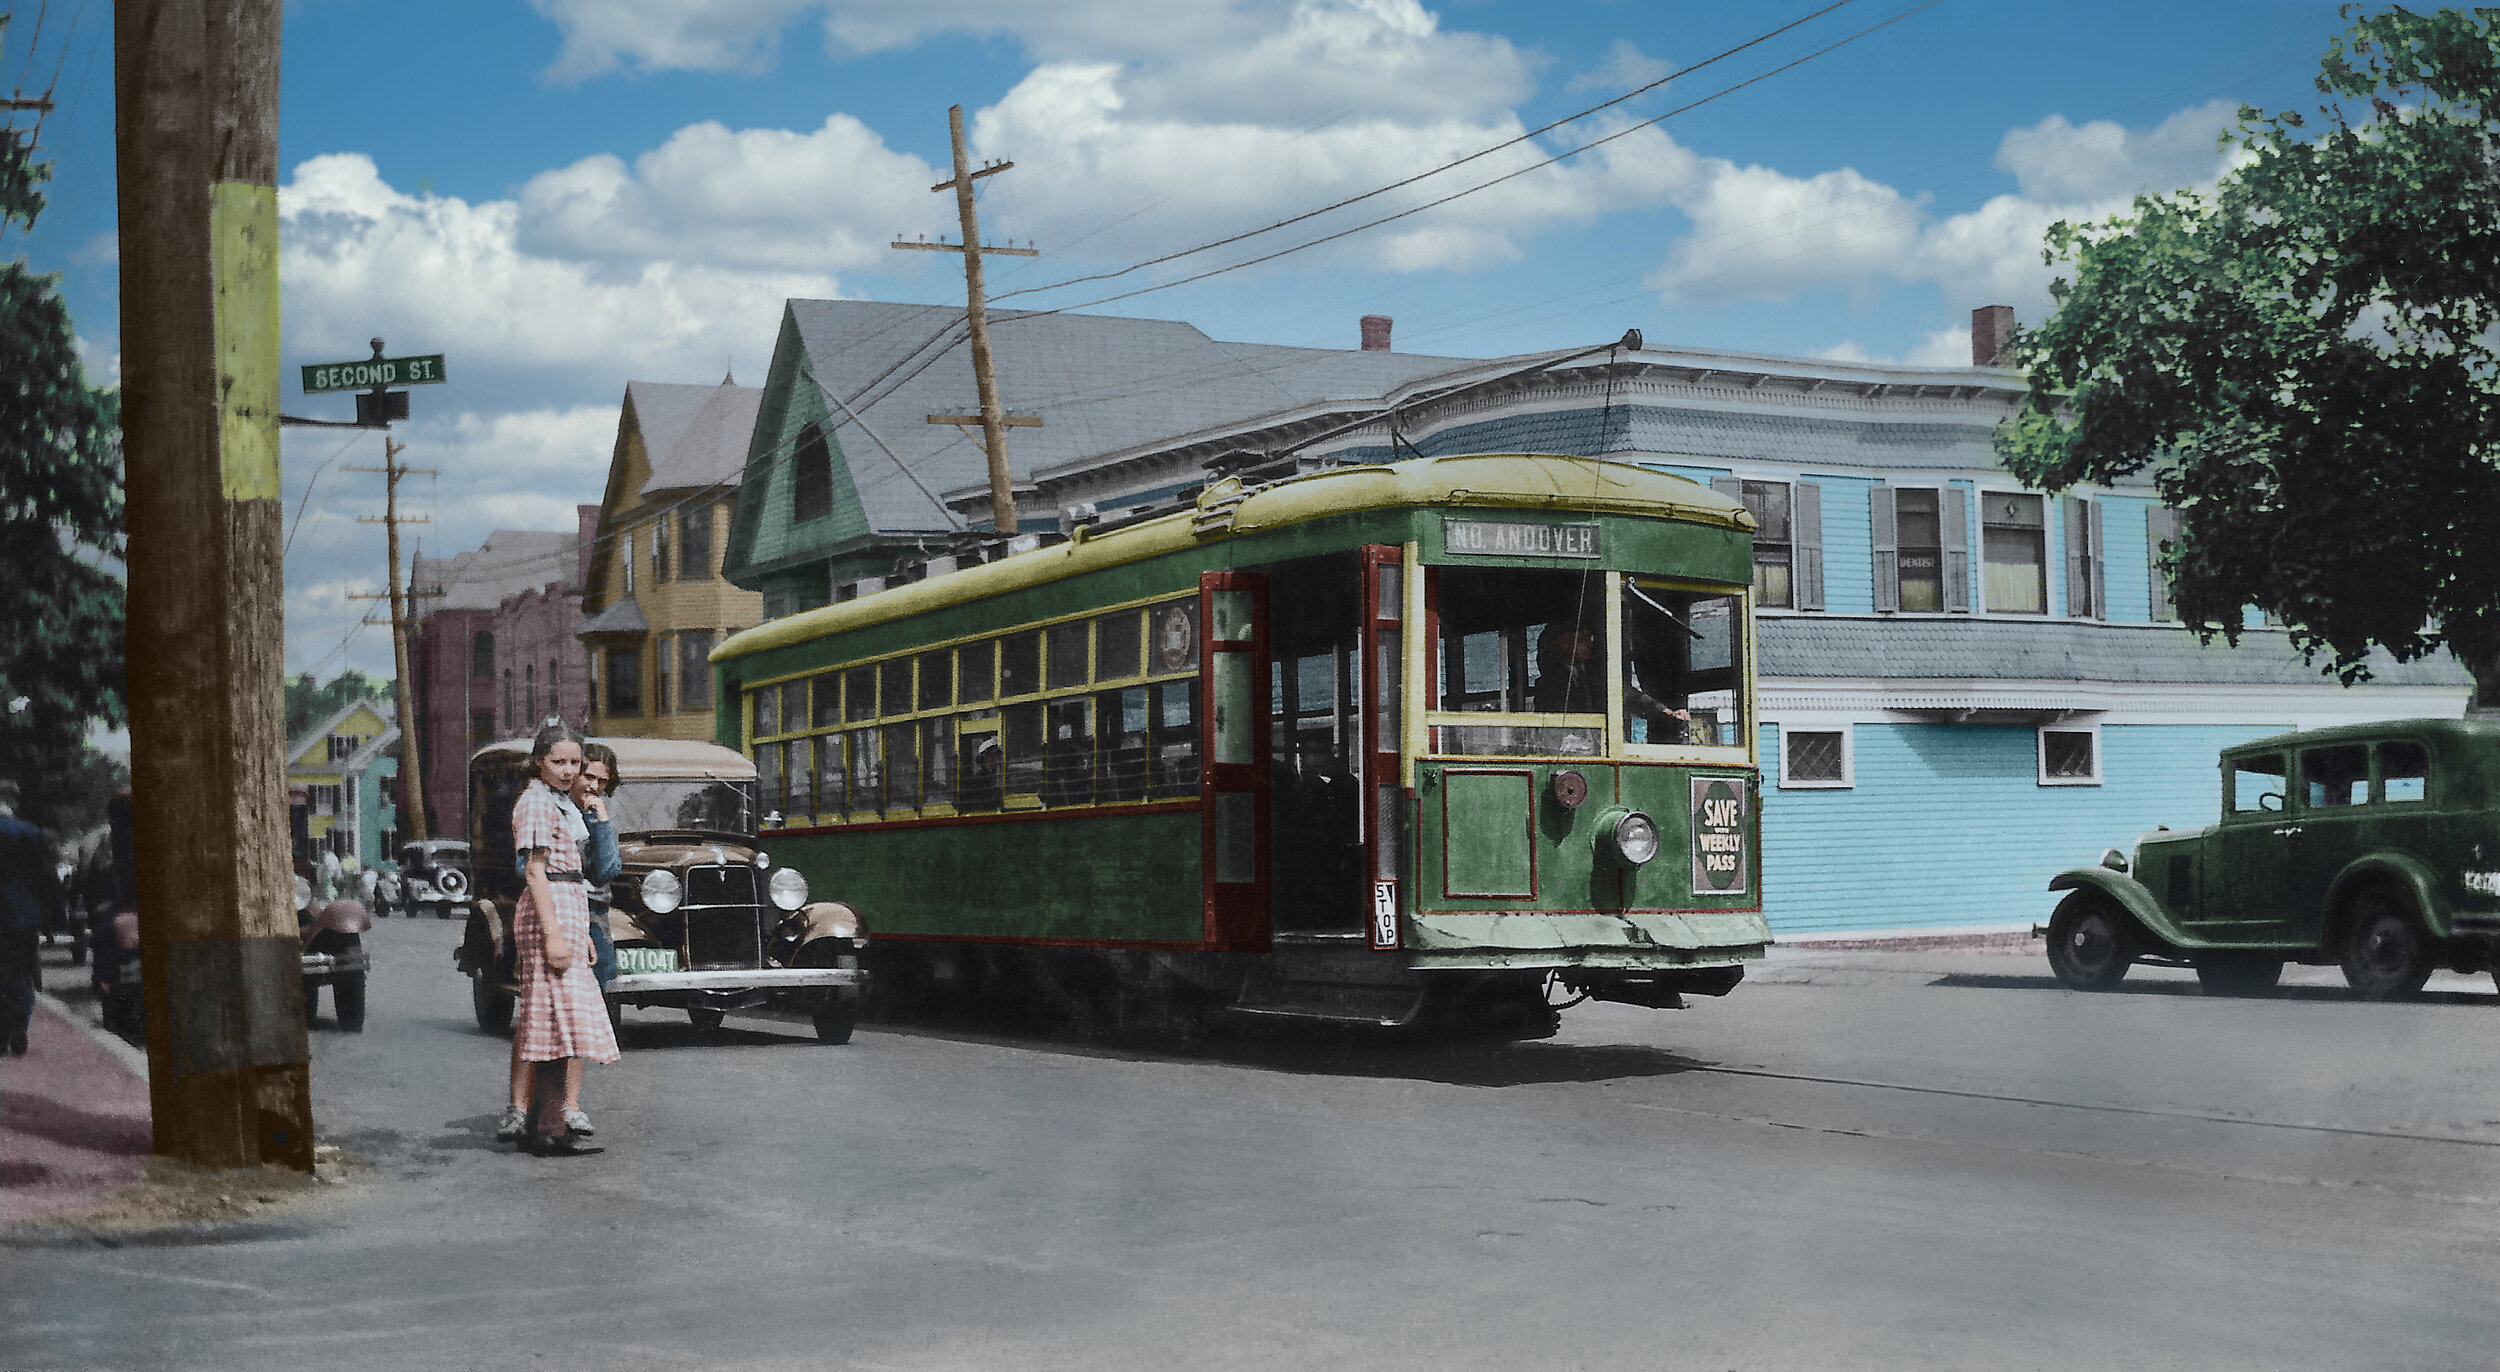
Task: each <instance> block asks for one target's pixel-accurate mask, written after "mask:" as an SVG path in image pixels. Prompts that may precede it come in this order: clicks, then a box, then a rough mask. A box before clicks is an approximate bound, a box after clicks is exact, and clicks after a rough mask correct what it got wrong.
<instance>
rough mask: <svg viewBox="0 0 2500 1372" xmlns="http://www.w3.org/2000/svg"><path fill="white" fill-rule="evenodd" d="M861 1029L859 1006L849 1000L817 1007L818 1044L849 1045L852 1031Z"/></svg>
mask: <svg viewBox="0 0 2500 1372" xmlns="http://www.w3.org/2000/svg"><path fill="white" fill-rule="evenodd" d="M857 1027H859V1006H858V1004H857V1003H856V1002H853V1001H847V1000H829V1001H826V1002H825V1003H824V1004H822V1005H819V1006H817V1007H816V1041H817V1042H818V1043H849V1042H850V1041H851V1031H852V1030H853V1029H855V1028H857Z"/></svg>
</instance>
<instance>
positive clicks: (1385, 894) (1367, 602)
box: [1361, 543, 1414, 952]
mask: <svg viewBox="0 0 2500 1372" xmlns="http://www.w3.org/2000/svg"><path fill="white" fill-rule="evenodd" d="M1405 566H1406V550H1405V549H1404V548H1401V547H1399V546H1397V545H1396V544H1393V543H1373V544H1366V545H1365V546H1364V548H1363V671H1362V676H1361V679H1362V682H1363V691H1364V693H1365V694H1366V695H1367V696H1369V697H1370V698H1369V699H1367V700H1365V701H1363V702H1362V707H1363V713H1362V718H1363V785H1364V789H1365V790H1366V791H1367V792H1369V794H1367V795H1365V796H1364V798H1363V801H1364V803H1363V875H1364V878H1365V882H1366V884H1367V888H1368V889H1369V890H1370V892H1371V899H1370V900H1369V901H1368V902H1366V906H1367V915H1366V918H1365V919H1364V921H1363V942H1364V946H1366V947H1368V948H1371V949H1374V950H1376V951H1382V952H1386V951H1390V950H1393V949H1395V948H1397V947H1399V946H1400V944H1401V942H1402V940H1401V938H1400V930H1401V928H1402V927H1403V925H1402V921H1401V919H1400V911H1401V907H1402V905H1403V902H1402V901H1401V900H1400V899H1399V892H1400V890H1401V889H1403V888H1404V887H1405V886H1406V885H1407V884H1408V883H1407V882H1406V881H1405V880H1404V879H1403V878H1404V876H1405V869H1406V868H1407V867H1408V864H1406V863H1403V862H1396V861H1395V860H1394V859H1395V857H1396V854H1395V852H1394V850H1392V849H1390V848H1389V847H1388V843H1389V838H1390V835H1389V834H1388V833H1386V832H1385V826H1384V823H1383V821H1384V820H1386V819H1387V818H1388V817H1390V816H1392V815H1396V814H1399V813H1402V812H1403V811H1404V810H1405V809H1406V805H1405V793H1404V790H1403V788H1402V787H1401V785H1400V782H1399V767H1398V755H1399V751H1400V748H1401V746H1402V744H1403V742H1404V740H1402V739H1401V738H1399V737H1397V736H1396V735H1395V734H1389V736H1387V737H1384V736H1383V735H1384V734H1386V733H1388V731H1386V730H1384V729H1383V728H1382V727H1381V726H1382V722H1383V721H1382V719H1381V710H1380V686H1381V680H1382V673H1381V671H1380V662H1381V656H1380V647H1381V634H1382V632H1383V631H1384V630H1385V631H1387V632H1389V633H1399V632H1402V631H1411V629H1412V628H1413V627H1414V626H1410V625H1408V624H1406V623H1405V617H1406V606H1405V604H1404V603H1403V602H1404V600H1405V596H1404V594H1403V592H1404V589H1405V585H1406V581H1405V577H1404V569H1405ZM1383 567H1396V568H1399V569H1400V573H1401V574H1400V576H1399V580H1398V586H1399V591H1400V595H1399V597H1398V600H1399V603H1396V604H1384V603H1382V602H1383V597H1382V595H1381V593H1380V582H1381V576H1380V569H1381V568H1383ZM1399 646H1400V649H1401V651H1400V653H1399V658H1398V683H1399V691H1400V692H1401V702H1402V701H1403V693H1404V691H1405V683H1406V661H1405V658H1406V655H1405V653H1404V651H1403V649H1404V646H1405V641H1404V640H1403V639H1401V640H1400V641H1399ZM1400 718H1401V720H1403V718H1404V715H1403V712H1402V711H1401V714H1400Z"/></svg>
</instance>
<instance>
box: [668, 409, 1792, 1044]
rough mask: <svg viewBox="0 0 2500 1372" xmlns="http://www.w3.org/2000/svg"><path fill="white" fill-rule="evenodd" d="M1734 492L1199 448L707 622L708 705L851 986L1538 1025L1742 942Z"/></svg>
mask: <svg viewBox="0 0 2500 1372" xmlns="http://www.w3.org/2000/svg"><path fill="white" fill-rule="evenodd" d="M1752 528H1753V520H1752V518H1751V517H1750V516H1749V515H1748V514H1747V513H1746V511H1745V510H1744V508H1743V506H1742V505H1741V504H1739V503H1738V502H1736V501H1734V500H1731V499H1729V498H1727V497H1725V496H1723V495H1720V494H1718V493H1717V492H1714V491H1712V490H1710V489H1709V488H1707V487H1704V486H1701V485H1698V484H1696V483H1693V482H1690V481H1686V480H1684V479H1682V478H1679V477H1675V476H1669V475H1666V474H1663V473H1659V472H1653V471H1649V470H1647V469H1645V468H1640V467H1635V466H1631V465H1628V464H1624V463H1617V462H1607V461H1601V460H1595V459H1589V458H1578V457H1562V456H1548V455H1532V454H1530V455H1522V454H1494V455H1471V456H1459V457H1442V458H1419V459H1415V460H1412V461H1407V462H1400V463H1395V464H1387V465H1378V466H1352V467H1340V468H1332V469H1328V470H1323V471H1318V472H1313V473H1309V474H1305V475H1301V476H1296V477H1292V478H1290V479H1287V480H1283V481H1279V482H1276V483H1274V484H1272V485H1266V486H1259V487H1245V486H1243V485H1242V484H1241V483H1240V482H1239V481H1238V480H1232V479H1228V480H1225V481H1221V482H1218V483H1216V484H1214V485H1211V486H1209V487H1207V488H1206V489H1205V490H1203V491H1201V492H1199V493H1198V494H1197V496H1196V498H1195V500H1194V502H1192V503H1188V504H1184V505H1181V506H1179V507H1177V508H1175V509H1173V510H1171V511H1170V512H1169V513H1156V512H1147V513H1144V514H1141V515H1137V516H1132V517H1131V518H1130V519H1128V520H1125V521H1120V522H1117V523H1113V524H1106V525H1096V526H1093V527H1080V528H1078V529H1076V530H1075V531H1073V533H1072V534H1071V535H1070V536H1069V537H1068V538H1067V539H1066V540H1065V541H1064V542H1057V543H1054V544H1051V545H1050V546H1046V547H1027V548H1026V549H1025V550H1024V551H1019V552H1015V553H1013V554H1012V555H1005V556H1000V557H998V558H997V559H996V560H994V561H989V562H985V563H979V564H977V565H970V566H955V565H951V564H950V563H948V562H946V561H935V562H932V563H931V564H929V565H928V566H927V567H926V568H925V570H923V574H922V575H921V578H920V579H918V580H912V581H908V582H906V583H904V584H901V585H898V586H894V587H892V588H890V589H886V590H883V591H880V592H877V593H875V594H871V595H865V596H862V597H859V598H857V599H854V600H849V601H845V602H842V603H838V604H834V605H829V606H826V607H823V608H821V609H816V610H810V611H806V612H804V613H801V614H797V615H794V616H791V617H788V618H785V619H780V620H776V621H774V622H772V623H769V624H765V625H763V626H761V627H758V628H755V629H750V630H748V631H746V632H744V633H741V634H738V635H735V636H734V637H731V638H730V639H728V640H727V641H726V642H724V643H722V644H721V645H720V647H719V648H718V649H716V650H715V651H714V653H713V654H712V661H713V664H714V670H715V672H716V673H717V674H718V685H719V687H720V690H719V691H718V693H717V694H716V696H715V699H716V700H717V701H718V702H719V706H718V710H719V714H718V728H719V738H720V741H721V742H722V743H723V744H725V745H727V746H730V747H733V748H736V749H739V750H741V751H743V752H745V753H747V754H748V755H749V756H751V757H753V758H754V759H755V765H756V774H757V779H758V785H759V789H760V792H761V798H762V803H763V807H764V809H765V811H766V815H765V825H764V833H763V841H765V842H766V843H769V844H770V845H771V848H772V851H773V853H774V855H775V858H776V859H777V860H778V861H780V862H784V863H789V864H792V865H795V866H797V867H798V868H799V869H800V870H801V871H802V872H804V873H805V875H806V877H807V879H808V882H809V885H810V887H811V889H814V890H817V891H821V892H824V893H827V894H828V895H830V896H832V897H835V898H838V899H840V900H842V901H844V902H845V903H847V904H849V905H850V906H852V907H853V908H855V909H857V910H858V911H859V912H860V914H861V915H862V917H863V919H864V921H865V923H866V925H867V926H868V927H869V928H870V929H873V930H874V931H875V946H874V947H873V948H872V949H871V950H870V964H869V965H870V967H871V968H872V970H873V971H874V973H875V981H874V983H873V984H874V986H875V987H876V988H877V992H876V993H877V994H878V995H879V996H881V997H894V998H900V999H903V1000H906V1001H909V1000H914V999H917V998H920V997H924V996H943V995H946V994H949V993H953V994H963V995H975V996H994V995H1001V994H1019V993H1022V994H1031V995H1034V996H1037V997H1038V998H1040V999H1041V1000H1042V1001H1043V1002H1045V1003H1049V1004H1055V1005H1060V1006H1062V1007H1065V1008H1069V1009H1075V1010H1079V1011H1082V1012H1086V1013H1097V1014H1102V1015H1107V1016H1111V1017H1114V1018H1116V1019H1119V1020H1124V1021H1125V1020H1131V1019H1136V1018H1140V1017H1143V1018H1145V1019H1147V1020H1149V1021H1152V1020H1157V1019H1160V1018H1162V1017H1167V1016H1171V1017H1179V1018H1182V1019H1185V1020H1194V1019H1197V1018H1201V1017H1203V1016H1205V1015H1207V1014H1209V1013H1212V1012H1216V1011H1224V1012H1230V1013H1238V1014H1275V1015H1293V1016H1309V1017H1318V1018H1327V1019H1339V1020H1360V1021H1366V1022H1373V1023H1382V1024H1408V1023H1427V1024H1435V1025H1441V1026H1447V1027H1452V1028H1465V1029H1471V1030H1477V1031H1482V1032H1491V1033H1497V1034H1505V1035H1510V1036H1518V1037H1534V1036H1542V1035H1545V1034H1550V1033H1552V1032H1553V1031H1554V1028H1555V1026H1556V1024H1557V1023H1558V1013H1557V1012H1558V1008H1559V1007H1560V1005H1563V1004H1568V1003H1572V1002H1573V1001H1575V1000H1576V999H1578V998H1595V999H1599V1000H1612V1001H1622V1002H1629V1003H1633V1004H1639V1005H1647V1006H1656V1007H1661V1008H1671V1007H1676V1006H1680V1005H1681V1004H1682V1003H1683V999H1682V998H1683V997H1684V996H1685V995H1687V994H1692V993H1700V994H1705V995H1720V994H1724V993H1725V992H1727V991H1728V990H1729V989H1730V988H1732V987H1733V986H1734V985H1735V984H1736V983H1737V981H1738V980H1739V979H1740V977H1741V976H1742V974H1743V969H1744V964H1745V963H1746V962H1748V961H1751V960H1755V959H1758V958H1760V957H1761V955H1762V952H1763V949H1764V948H1765V946H1766V945H1768V943H1769V942H1770V931H1769V928H1768V926H1767V925H1766V924H1765V923H1764V921H1763V917H1762V903H1761V872H1760V851H1761V846H1760V843H1759V835H1760V824H1759V806H1758V800H1759V785H1758V779H1759V771H1758V758H1757V747H1756V729H1755V727H1754V724H1755V721H1754V644H1753V635H1752V632H1751V628H1752V615H1751V602H1750V586H1751V582H1752V578H1753V557H1752V538H1751V530H1752ZM1032 541H1033V540H1031V539H1030V538H1029V537H1028V539H1026V540H1023V542H1025V543H1028V544H1029V543H1030V542H1032ZM1009 546H1011V547H1012V546H1015V545H1009Z"/></svg>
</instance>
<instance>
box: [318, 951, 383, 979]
mask: <svg viewBox="0 0 2500 1372" xmlns="http://www.w3.org/2000/svg"><path fill="white" fill-rule="evenodd" d="M372 966H373V958H372V955H370V954H368V953H365V952H363V951H361V950H360V951H357V952H353V953H306V954H305V955H304V975H305V977H307V978H309V979H314V980H318V979H320V978H324V977H336V976H345V975H347V974H349V973H355V972H363V971H365V970H367V969H368V968H370V967H372Z"/></svg>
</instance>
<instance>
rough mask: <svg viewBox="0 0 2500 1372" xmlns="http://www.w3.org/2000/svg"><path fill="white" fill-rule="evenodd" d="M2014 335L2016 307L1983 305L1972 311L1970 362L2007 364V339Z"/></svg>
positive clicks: (1975, 364)
mask: <svg viewBox="0 0 2500 1372" xmlns="http://www.w3.org/2000/svg"><path fill="white" fill-rule="evenodd" d="M2013 336H2014V307H2013V306H2011V305H1982V306H1980V307H1979V308H1978V309H1975V310H1973V311H1971V312H1970V364H1971V365H1972V366H1974V367H2002V366H2004V365H2005V344H2006V340H2008V339H2010V338H2012V337H2013Z"/></svg>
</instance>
